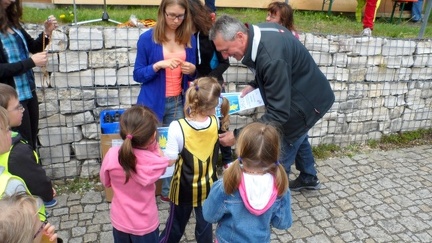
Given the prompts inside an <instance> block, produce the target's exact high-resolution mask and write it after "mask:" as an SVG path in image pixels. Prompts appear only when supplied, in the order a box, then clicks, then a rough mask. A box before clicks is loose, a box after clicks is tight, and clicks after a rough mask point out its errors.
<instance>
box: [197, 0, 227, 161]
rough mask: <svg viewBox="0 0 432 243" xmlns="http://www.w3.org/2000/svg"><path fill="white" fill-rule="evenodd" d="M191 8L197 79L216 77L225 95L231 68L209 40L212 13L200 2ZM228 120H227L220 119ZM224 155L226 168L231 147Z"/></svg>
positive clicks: (221, 130) (225, 149) (222, 125)
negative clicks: (195, 44)
mask: <svg viewBox="0 0 432 243" xmlns="http://www.w3.org/2000/svg"><path fill="white" fill-rule="evenodd" d="M189 6H190V10H191V14H192V20H193V23H194V30H195V34H194V35H195V37H196V40H197V58H196V60H197V65H196V68H197V78H200V77H205V76H209V77H214V78H216V79H217V80H218V82H219V84H220V85H221V87H222V93H225V82H224V78H223V73H224V72H225V71H226V70H227V69H228V67H229V66H230V64H229V60H228V59H226V58H223V57H222V54H221V53H220V52H218V51H216V47H215V46H214V44H213V42H212V41H211V40H210V39H209V38H208V33H209V30H210V28H211V27H212V26H213V21H212V19H211V13H210V11H209V10H208V9H207V8H206V6H204V5H203V4H202V3H201V1H200V0H189ZM220 120H226V119H222V118H221V119H220ZM219 128H220V129H219V133H223V132H225V131H227V130H228V125H225V124H221V126H219ZM220 151H221V155H222V166H223V167H224V168H226V167H227V166H228V164H229V163H231V162H232V151H231V146H222V145H221V146H220Z"/></svg>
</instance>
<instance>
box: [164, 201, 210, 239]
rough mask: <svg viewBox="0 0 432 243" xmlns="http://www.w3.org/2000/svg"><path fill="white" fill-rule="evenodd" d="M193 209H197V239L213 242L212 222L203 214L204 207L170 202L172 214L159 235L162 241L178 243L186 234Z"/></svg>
mask: <svg viewBox="0 0 432 243" xmlns="http://www.w3.org/2000/svg"><path fill="white" fill-rule="evenodd" d="M192 209H193V210H195V219H196V224H195V240H196V242H198V243H212V242H213V231H212V224H210V223H207V221H205V220H204V217H203V215H202V207H201V206H199V207H192V206H191V205H175V204H174V203H172V202H170V214H169V216H168V219H167V222H166V225H165V229H164V230H163V231H162V233H161V235H160V236H159V242H160V243H178V242H180V239H181V237H182V236H183V234H184V231H185V228H186V225H187V223H188V221H189V218H190V215H191V213H192Z"/></svg>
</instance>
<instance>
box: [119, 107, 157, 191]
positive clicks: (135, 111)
mask: <svg viewBox="0 0 432 243" xmlns="http://www.w3.org/2000/svg"><path fill="white" fill-rule="evenodd" d="M158 124H159V121H158V119H157V117H156V115H155V113H154V112H153V111H152V110H150V109H149V108H148V107H145V106H141V105H135V106H132V107H131V108H129V109H127V110H126V111H125V112H124V113H123V114H122V115H121V116H120V136H121V138H122V139H123V140H124V141H123V144H122V146H121V148H120V151H119V162H120V165H121V166H122V167H123V170H124V171H125V173H126V181H125V183H126V182H128V180H129V178H130V176H131V171H133V172H136V170H135V165H136V157H135V154H134V153H133V148H139V149H146V147H148V146H149V145H150V144H152V143H153V142H155V140H156V131H157V127H158Z"/></svg>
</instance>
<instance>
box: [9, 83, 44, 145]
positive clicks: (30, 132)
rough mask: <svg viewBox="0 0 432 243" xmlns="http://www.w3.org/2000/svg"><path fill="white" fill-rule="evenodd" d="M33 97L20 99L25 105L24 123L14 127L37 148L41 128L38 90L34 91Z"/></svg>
mask: <svg viewBox="0 0 432 243" xmlns="http://www.w3.org/2000/svg"><path fill="white" fill-rule="evenodd" d="M32 95H33V98H31V99H28V100H23V101H20V103H21V105H22V106H23V107H24V109H25V110H24V113H23V118H22V123H21V125H20V126H19V127H17V128H15V129H13V130H15V131H18V132H19V133H20V134H21V136H22V137H23V138H24V139H25V140H27V141H28V143H29V144H30V145H31V146H32V147H33V149H36V145H37V134H38V130H39V104H38V98H37V96H36V91H32Z"/></svg>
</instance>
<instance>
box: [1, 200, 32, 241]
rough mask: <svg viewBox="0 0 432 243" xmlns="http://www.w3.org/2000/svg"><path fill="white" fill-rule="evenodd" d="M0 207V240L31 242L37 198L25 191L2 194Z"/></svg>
mask: <svg viewBox="0 0 432 243" xmlns="http://www.w3.org/2000/svg"><path fill="white" fill-rule="evenodd" d="M2 196H3V198H2V199H0V208H2V209H4V210H3V212H2V213H1V214H0V242H10V243H12V242H33V236H34V233H35V228H36V227H37V225H35V221H36V216H37V212H38V210H37V208H38V205H37V200H36V198H34V197H32V196H30V195H28V194H26V193H22V192H20V193H14V194H12V195H10V196H9V195H2Z"/></svg>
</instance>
